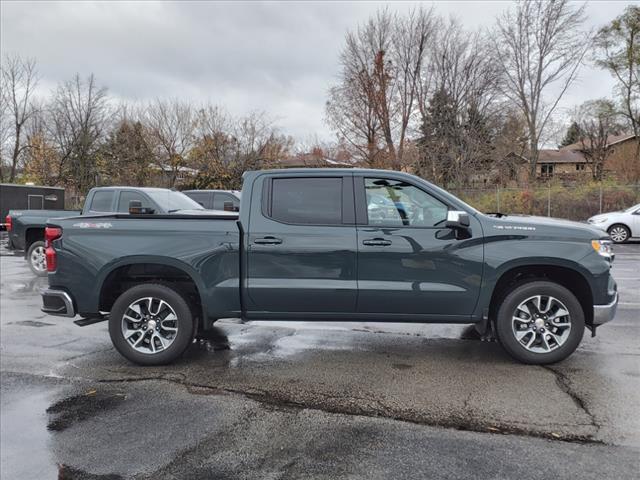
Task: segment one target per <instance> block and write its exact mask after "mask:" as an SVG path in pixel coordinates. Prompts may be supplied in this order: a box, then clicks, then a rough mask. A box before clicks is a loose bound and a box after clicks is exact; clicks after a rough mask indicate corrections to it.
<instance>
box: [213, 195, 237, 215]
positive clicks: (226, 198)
mask: <svg viewBox="0 0 640 480" xmlns="http://www.w3.org/2000/svg"><path fill="white" fill-rule="evenodd" d="M225 203H228V204H230V205H229V207H230V208H227V209H226V210H229V211H232V212H238V211H240V200H238V199H237V198H236V197H234V196H233V195H229V194H227V193H216V194H215V195H214V197H213V209H214V210H225V208H224V207H225Z"/></svg>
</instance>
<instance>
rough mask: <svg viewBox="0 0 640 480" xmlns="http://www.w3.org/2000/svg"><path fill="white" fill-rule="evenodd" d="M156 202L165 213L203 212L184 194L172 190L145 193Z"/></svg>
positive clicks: (198, 205)
mask: <svg viewBox="0 0 640 480" xmlns="http://www.w3.org/2000/svg"><path fill="white" fill-rule="evenodd" d="M145 193H146V194H147V195H149V196H150V197H151V199H152V200H153V201H154V202H156V203H157V204H158V205H159V206H160V208H162V209H163V210H164V211H165V212H167V213H171V212H177V211H178V210H204V208H203V207H202V205H200V204H199V203H198V202H196V201H194V200H191V199H190V198H189V197H187V196H186V195H185V194H184V193H180V192H174V191H173V190H156V191H149V190H147V191H146V192H145Z"/></svg>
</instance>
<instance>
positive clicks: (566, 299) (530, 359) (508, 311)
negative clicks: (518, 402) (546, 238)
mask: <svg viewBox="0 0 640 480" xmlns="http://www.w3.org/2000/svg"><path fill="white" fill-rule="evenodd" d="M538 297H540V300H537V298H538ZM550 299H553V300H550ZM523 305H524V306H523ZM527 312H528V314H527ZM563 312H566V313H567V315H564V313H563ZM516 317H518V318H517V319H516ZM567 325H568V326H567ZM584 328H585V324H584V312H583V310H582V306H581V305H580V302H579V301H578V299H577V298H576V296H575V295H574V294H573V293H571V292H570V291H569V290H567V289H566V288H565V287H563V286H562V285H558V284H557V283H553V282H550V281H531V282H528V283H524V284H519V285H516V286H514V287H513V288H512V289H511V290H510V291H509V292H508V293H507V294H506V296H505V297H504V300H503V301H502V304H501V305H500V307H499V309H498V314H497V317H496V333H497V337H498V341H499V342H500V344H501V345H502V347H503V348H504V349H505V350H506V351H507V353H509V355H511V356H512V357H513V358H515V359H516V360H518V361H520V362H522V363H527V364H532V365H545V364H549V363H555V362H559V361H561V360H564V359H565V358H567V357H568V356H569V355H571V354H572V353H573V352H574V350H575V349H576V348H578V345H579V344H580V341H581V340H582V335H583V334H584ZM534 329H535V330H534ZM543 337H544V338H543Z"/></svg>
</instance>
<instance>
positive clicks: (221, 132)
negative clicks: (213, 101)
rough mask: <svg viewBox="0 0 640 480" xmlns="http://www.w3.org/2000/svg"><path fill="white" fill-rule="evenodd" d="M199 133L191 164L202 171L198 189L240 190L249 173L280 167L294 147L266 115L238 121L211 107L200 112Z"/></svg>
mask: <svg viewBox="0 0 640 480" xmlns="http://www.w3.org/2000/svg"><path fill="white" fill-rule="evenodd" d="M195 132H196V134H195V140H194V145H193V147H192V149H191V150H190V152H189V162H190V164H191V165H192V166H195V167H197V168H198V170H199V174H198V177H197V179H196V180H195V184H194V186H195V187H197V188H211V187H216V188H239V187H240V186H241V184H242V174H243V173H244V172H245V171H247V170H255V169H260V168H265V167H273V166H276V165H277V161H278V160H280V159H282V158H284V157H286V156H287V155H288V154H289V150H290V149H291V146H292V143H293V142H292V140H291V139H290V138H289V137H285V136H283V135H280V134H279V133H278V131H277V129H276V127H275V126H274V123H273V120H272V119H271V118H269V117H268V116H267V115H266V114H265V113H263V112H252V113H250V114H248V115H246V116H243V117H238V118H236V117H232V116H231V115H229V114H228V113H226V112H225V111H223V110H222V109H221V108H219V107H214V106H211V105H207V106H205V107H203V108H201V109H200V110H199V111H198V114H197V127H196V130H195Z"/></svg>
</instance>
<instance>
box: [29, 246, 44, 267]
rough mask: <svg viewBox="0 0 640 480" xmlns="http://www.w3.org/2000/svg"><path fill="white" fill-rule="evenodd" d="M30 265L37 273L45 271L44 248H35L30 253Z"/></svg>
mask: <svg viewBox="0 0 640 480" xmlns="http://www.w3.org/2000/svg"><path fill="white" fill-rule="evenodd" d="M30 261H31V265H32V266H33V268H34V269H35V270H37V271H38V272H44V271H46V270H47V257H46V255H45V252H44V247H36V248H34V249H33V251H32V252H31V258H30Z"/></svg>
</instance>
